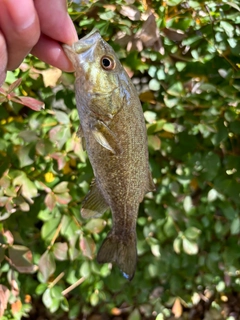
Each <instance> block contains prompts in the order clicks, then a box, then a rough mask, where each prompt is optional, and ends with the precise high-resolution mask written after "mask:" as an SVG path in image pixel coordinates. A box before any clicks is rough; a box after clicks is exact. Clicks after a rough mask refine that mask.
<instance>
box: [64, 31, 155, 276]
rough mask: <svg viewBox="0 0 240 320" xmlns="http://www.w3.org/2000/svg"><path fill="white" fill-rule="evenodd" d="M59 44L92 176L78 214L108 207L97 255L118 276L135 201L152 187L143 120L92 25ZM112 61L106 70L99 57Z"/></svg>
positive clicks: (129, 266)
mask: <svg viewBox="0 0 240 320" xmlns="http://www.w3.org/2000/svg"><path fill="white" fill-rule="evenodd" d="M64 50H65V52H66V54H67V55H68V57H69V59H70V60H71V61H72V63H73V65H74V67H75V70H76V82H75V91H76V101H77V108H78V112H79V117H80V123H81V126H80V127H81V129H80V131H81V136H82V137H83V138H84V139H85V144H86V150H87V153H88V156H89V160H90V162H91V165H92V167H93V171H94V176H95V182H94V183H93V185H92V187H91V189H90V192H89V194H88V195H87V196H86V198H85V200H84V201H83V204H82V210H81V212H82V216H83V217H85V218H90V217H96V216H99V215H101V214H102V213H104V211H106V209H107V208H108V207H110V209H111V211H112V217H113V225H112V230H111V231H110V233H109V235H108V237H107V238H106V239H105V241H104V242H103V244H102V247H101V248H100V250H99V252H98V256H97V260H98V262H99V263H105V262H115V263H116V264H117V265H118V266H119V268H120V269H121V271H122V272H123V274H124V276H125V277H126V278H128V279H129V280H131V279H132V278H133V276H134V272H135V267H136V261H137V250H136V219H137V215H138V209H139V203H140V202H141V201H142V200H143V197H144V195H145V194H146V193H147V192H149V191H153V190H154V184H153V181H152V177H151V174H150V171H149V164H148V147H147V134H146V126H145V121H144V116H143V111H142V107H141V103H140V101H139V98H138V94H137V92H136V89H135V87H134V86H133V84H132V82H131V80H130V78H129V77H128V75H127V73H126V72H125V70H124V69H123V67H122V66H121V64H120V62H119V60H118V58H117V56H116V54H115V52H114V51H113V49H112V48H111V47H110V46H109V45H108V44H107V43H106V42H105V41H104V40H103V39H102V38H101V36H100V34H99V32H98V31H96V30H95V31H92V32H91V33H90V34H89V35H87V36H86V37H84V38H82V39H81V40H79V41H78V42H76V43H75V44H73V46H72V47H69V46H66V45H64ZM104 56H106V57H108V58H110V59H111V60H112V61H114V66H115V67H114V68H113V69H112V70H105V69H104V68H103V67H102V65H101V59H102V57H104Z"/></svg>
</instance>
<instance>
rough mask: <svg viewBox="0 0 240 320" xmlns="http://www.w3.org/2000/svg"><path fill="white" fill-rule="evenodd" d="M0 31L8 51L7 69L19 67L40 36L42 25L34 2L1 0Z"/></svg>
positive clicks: (30, 0)
mask: <svg viewBox="0 0 240 320" xmlns="http://www.w3.org/2000/svg"><path fill="white" fill-rule="evenodd" d="M0 29H1V30H2V32H3V34H4V37H5V40H6V43H7V50H8V62H7V69H8V70H12V69H15V68H17V67H18V66H19V64H20V63H21V62H22V60H23V59H24V58H25V56H26V55H27V54H28V53H29V51H30V50H31V49H32V47H33V46H34V45H35V44H36V43H37V41H38V39H39V36H40V25H39V20H38V16H37V13H36V10H35V8H34V4H33V1H32V0H18V1H17V4H16V1H15V0H0Z"/></svg>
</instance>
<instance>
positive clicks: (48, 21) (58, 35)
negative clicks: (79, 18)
mask: <svg viewBox="0 0 240 320" xmlns="http://www.w3.org/2000/svg"><path fill="white" fill-rule="evenodd" d="M34 3H35V7H36V10H37V12H38V16H39V21H40V25H41V31H42V33H44V34H45V35H47V36H48V37H50V38H53V39H55V40H57V41H60V42H63V43H67V44H70V45H71V44H72V43H73V42H75V41H77V40H78V36H77V32H76V30H75V27H74V24H73V22H72V20H71V18H70V17H69V15H68V13H67V5H66V0H51V1H49V0H35V2H34ZM46 8H47V10H46Z"/></svg>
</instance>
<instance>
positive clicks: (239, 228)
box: [231, 217, 240, 235]
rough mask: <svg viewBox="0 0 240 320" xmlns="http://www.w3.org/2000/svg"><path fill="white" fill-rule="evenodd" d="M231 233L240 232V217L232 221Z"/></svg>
mask: <svg viewBox="0 0 240 320" xmlns="http://www.w3.org/2000/svg"><path fill="white" fill-rule="evenodd" d="M231 234H232V235H234V234H236V235H239V234H240V217H236V218H235V219H234V220H233V221H232V223H231Z"/></svg>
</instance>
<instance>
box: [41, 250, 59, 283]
mask: <svg viewBox="0 0 240 320" xmlns="http://www.w3.org/2000/svg"><path fill="white" fill-rule="evenodd" d="M38 266H39V271H40V272H41V274H42V276H43V280H44V281H45V282H47V281H48V278H49V277H50V276H51V275H52V274H53V273H54V272H55V269H56V264H55V260H54V256H53V253H52V252H50V251H48V250H47V251H45V252H44V254H43V255H42V256H41V258H40V260H39V263H38Z"/></svg>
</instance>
